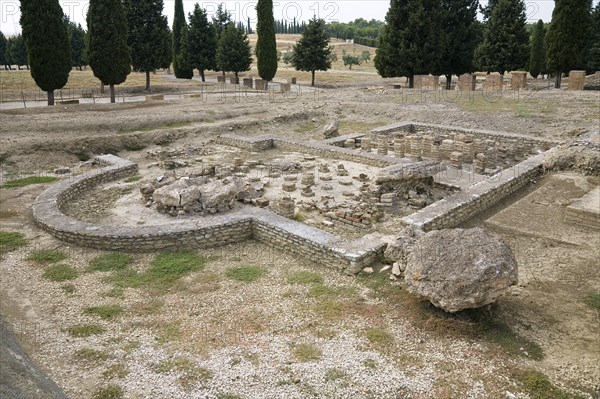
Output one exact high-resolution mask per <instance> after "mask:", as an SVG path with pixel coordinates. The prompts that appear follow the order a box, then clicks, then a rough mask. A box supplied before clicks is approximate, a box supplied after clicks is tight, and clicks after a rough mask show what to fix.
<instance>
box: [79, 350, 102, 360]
mask: <svg viewBox="0 0 600 399" xmlns="http://www.w3.org/2000/svg"><path fill="white" fill-rule="evenodd" d="M75 356H76V357H77V358H79V359H83V360H101V361H104V360H107V359H108V358H109V357H110V356H109V355H108V354H107V353H106V352H103V351H100V350H98V349H94V348H81V349H78V350H77V351H76V352H75Z"/></svg>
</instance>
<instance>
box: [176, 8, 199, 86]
mask: <svg viewBox="0 0 600 399" xmlns="http://www.w3.org/2000/svg"><path fill="white" fill-rule="evenodd" d="M186 31H187V22H186V20H185V12H184V11H183V0H175V16H174V17H173V71H174V72H175V77H176V78H178V79H191V78H192V77H193V76H194V71H193V70H192V67H191V66H190V65H189V62H188V59H187V58H188V57H187V52H188V49H187V47H184V46H182V44H181V37H182V35H185V34H186ZM182 53H183V54H182ZM180 62H183V63H184V64H183V65H181V64H180Z"/></svg>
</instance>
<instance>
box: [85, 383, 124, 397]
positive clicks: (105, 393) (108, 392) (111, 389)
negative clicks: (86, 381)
mask: <svg viewBox="0 0 600 399" xmlns="http://www.w3.org/2000/svg"><path fill="white" fill-rule="evenodd" d="M123 395H124V392H123V388H121V387H120V386H118V385H107V386H105V387H103V388H98V390H97V391H96V392H95V393H94V396H93V399H122V398H123Z"/></svg>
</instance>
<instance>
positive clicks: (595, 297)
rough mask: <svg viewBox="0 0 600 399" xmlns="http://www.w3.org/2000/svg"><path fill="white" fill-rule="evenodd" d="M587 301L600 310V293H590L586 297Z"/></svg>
mask: <svg viewBox="0 0 600 399" xmlns="http://www.w3.org/2000/svg"><path fill="white" fill-rule="evenodd" d="M585 303H586V304H587V305H588V306H589V307H590V308H592V309H596V310H600V294H599V293H595V294H590V295H588V296H586V297H585Z"/></svg>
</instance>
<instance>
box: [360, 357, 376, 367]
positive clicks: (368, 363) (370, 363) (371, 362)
mask: <svg viewBox="0 0 600 399" xmlns="http://www.w3.org/2000/svg"><path fill="white" fill-rule="evenodd" d="M363 366H365V367H366V368H368V369H376V368H377V362H376V361H375V360H373V359H367V360H365V361H364V362H363Z"/></svg>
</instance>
